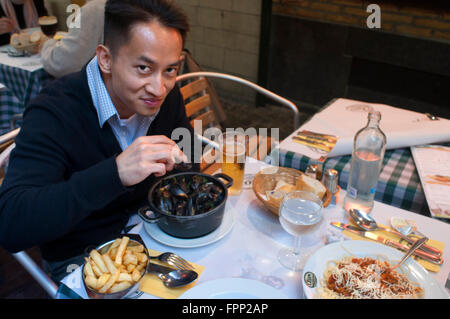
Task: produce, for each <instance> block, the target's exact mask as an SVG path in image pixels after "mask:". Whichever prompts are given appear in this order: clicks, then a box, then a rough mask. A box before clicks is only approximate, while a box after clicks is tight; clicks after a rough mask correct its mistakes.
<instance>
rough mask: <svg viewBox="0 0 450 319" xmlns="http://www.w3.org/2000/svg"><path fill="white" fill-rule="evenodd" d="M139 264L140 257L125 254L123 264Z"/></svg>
mask: <svg viewBox="0 0 450 319" xmlns="http://www.w3.org/2000/svg"><path fill="white" fill-rule="evenodd" d="M138 262H139V260H138V257H137V256H136V255H134V254H125V255H124V256H123V264H124V265H125V266H128V265H129V264H134V265H137V264H138Z"/></svg>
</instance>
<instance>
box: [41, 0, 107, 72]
mask: <svg viewBox="0 0 450 319" xmlns="http://www.w3.org/2000/svg"><path fill="white" fill-rule="evenodd" d="M105 3H106V0H91V1H88V2H87V3H86V4H85V5H84V6H83V7H81V11H80V12H81V22H80V28H71V29H69V32H68V34H67V35H65V36H64V38H63V39H61V40H54V39H49V40H47V41H46V42H45V43H44V44H43V45H42V48H41V62H42V65H43V67H44V70H45V71H47V72H48V73H49V74H51V75H52V76H54V77H56V78H59V77H62V76H64V75H67V74H69V73H73V72H78V71H80V70H81V69H82V68H83V66H85V65H86V64H87V63H88V62H89V61H90V60H91V59H92V57H93V56H94V55H95V50H96V48H97V45H98V44H101V43H103V24H104V13H105Z"/></svg>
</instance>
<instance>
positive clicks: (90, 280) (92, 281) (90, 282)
mask: <svg viewBox="0 0 450 319" xmlns="http://www.w3.org/2000/svg"><path fill="white" fill-rule="evenodd" d="M84 282H85V283H86V285H87V286H88V287H90V288H92V289H97V278H95V277H94V276H86V278H84Z"/></svg>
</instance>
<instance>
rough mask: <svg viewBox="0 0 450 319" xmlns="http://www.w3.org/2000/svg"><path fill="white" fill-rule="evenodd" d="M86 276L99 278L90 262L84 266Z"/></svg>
mask: <svg viewBox="0 0 450 319" xmlns="http://www.w3.org/2000/svg"><path fill="white" fill-rule="evenodd" d="M86 259H87V258H86ZM84 276H85V277H87V276H92V277H95V278H97V276H96V275H95V273H94V271H93V270H92V266H91V264H90V263H89V261H87V262H86V264H85V265H84Z"/></svg>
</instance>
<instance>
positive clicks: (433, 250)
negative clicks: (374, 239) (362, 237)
mask: <svg viewBox="0 0 450 319" xmlns="http://www.w3.org/2000/svg"><path fill="white" fill-rule="evenodd" d="M342 225H343V226H344V227H347V228H348V229H353V230H358V231H359V230H361V228H359V227H356V226H353V225H349V224H342ZM378 229H379V230H384V231H387V232H389V233H392V234H394V235H397V236H399V237H400V238H402V239H403V240H405V241H406V242H407V243H408V244H414V243H415V242H416V241H415V240H414V239H412V238H409V237H408V236H405V235H403V234H402V233H399V232H397V231H395V230H393V229H389V228H386V227H382V226H379V225H378ZM419 249H420V250H424V251H426V252H427V253H429V254H431V255H434V256H436V257H440V256H442V252H441V251H440V250H439V249H436V248H434V247H431V246H429V245H427V244H423V245H422V246H421V247H420V248H419Z"/></svg>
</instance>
